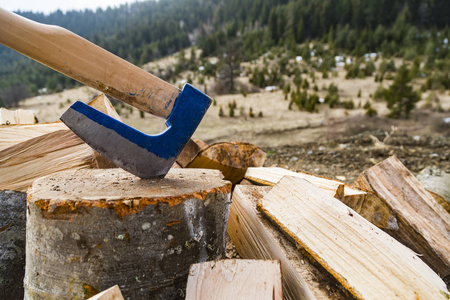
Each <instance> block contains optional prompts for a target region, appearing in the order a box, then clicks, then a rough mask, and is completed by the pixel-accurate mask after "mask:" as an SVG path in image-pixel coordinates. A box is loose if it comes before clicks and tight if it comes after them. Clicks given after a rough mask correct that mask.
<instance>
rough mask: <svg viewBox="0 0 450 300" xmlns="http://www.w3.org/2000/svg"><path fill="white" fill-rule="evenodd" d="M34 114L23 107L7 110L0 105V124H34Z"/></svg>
mask: <svg viewBox="0 0 450 300" xmlns="http://www.w3.org/2000/svg"><path fill="white" fill-rule="evenodd" d="M34 123H36V115H35V114H34V113H33V112H32V111H30V110H25V109H18V110H8V109H6V108H3V107H0V125H13V124H34Z"/></svg>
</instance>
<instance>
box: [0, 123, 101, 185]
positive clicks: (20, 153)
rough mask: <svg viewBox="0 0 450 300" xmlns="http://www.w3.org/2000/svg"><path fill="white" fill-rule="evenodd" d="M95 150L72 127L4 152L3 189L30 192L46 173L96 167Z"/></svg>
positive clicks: (0, 181)
mask: <svg viewBox="0 0 450 300" xmlns="http://www.w3.org/2000/svg"><path fill="white" fill-rule="evenodd" d="M96 167H97V162H96V160H95V155H94V152H93V150H92V149H91V148H90V147H89V146H88V145H86V144H85V143H84V142H83V141H82V140H81V139H80V138H78V137H77V136H76V135H75V134H74V133H73V132H72V131H70V130H60V131H55V132H52V133H48V134H45V135H42V136H38V137H36V138H33V139H30V140H27V141H25V142H22V143H20V144H17V145H15V146H13V147H9V148H7V149H5V150H2V151H0V169H1V170H2V176H0V190H6V189H8V190H13V191H19V192H26V190H27V188H28V187H29V186H30V185H31V183H32V182H33V181H34V180H35V179H37V178H39V177H42V176H45V175H49V174H52V173H55V172H60V171H64V170H71V169H83V168H96Z"/></svg>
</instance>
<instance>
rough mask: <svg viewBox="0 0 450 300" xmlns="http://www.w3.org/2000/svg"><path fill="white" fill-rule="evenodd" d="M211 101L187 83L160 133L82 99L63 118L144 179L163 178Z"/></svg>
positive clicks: (101, 152) (82, 137)
mask: <svg viewBox="0 0 450 300" xmlns="http://www.w3.org/2000/svg"><path fill="white" fill-rule="evenodd" d="M210 104H211V98H209V97H208V96H206V95H205V94H203V93H202V92H200V91H199V90H197V89H196V88H194V87H192V86H191V85H189V84H186V85H185V86H184V88H183V90H182V91H181V94H180V96H178V98H177V100H176V101H175V104H174V107H173V109H172V112H171V114H170V115H169V117H168V118H167V121H166V126H167V128H166V129H165V130H164V131H163V132H161V133H159V134H157V135H148V134H145V133H143V132H140V131H139V130H136V129H134V128H132V127H130V126H128V125H126V124H124V123H122V122H120V121H118V120H116V119H114V118H112V117H110V116H108V115H106V114H104V113H102V112H100V111H98V110H96V109H94V108H92V107H90V106H88V105H86V104H84V103H82V102H79V101H78V102H75V103H74V104H72V106H71V107H70V108H69V109H67V111H66V112H65V113H64V114H63V115H62V116H61V121H63V122H64V123H65V124H66V125H67V126H68V127H69V128H70V129H71V130H72V131H73V132H75V134H76V135H78V136H79V137H80V138H81V139H82V140H84V141H85V142H86V143H87V144H88V145H89V146H91V147H92V148H93V149H95V150H96V151H97V152H99V153H100V154H101V155H103V156H104V157H106V158H108V159H109V160H110V161H112V162H113V163H114V164H116V165H117V166H119V167H121V168H123V169H125V170H126V171H128V172H130V173H132V174H134V175H136V176H139V177H141V178H163V177H164V176H165V175H166V174H167V172H168V171H169V169H170V168H171V166H172V165H173V163H174V162H175V160H176V159H177V157H178V155H179V154H180V152H181V150H183V148H184V146H185V145H186V143H187V142H188V141H189V139H190V138H191V136H192V134H194V131H195V130H196V129H197V126H198V125H199V124H200V121H201V120H202V118H203V116H204V115H205V113H206V111H207V110H208V108H209V106H210Z"/></svg>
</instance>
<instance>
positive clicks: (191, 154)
mask: <svg viewBox="0 0 450 300" xmlns="http://www.w3.org/2000/svg"><path fill="white" fill-rule="evenodd" d="M203 144H204V142H203V141H201V140H192V139H190V140H189V141H188V142H187V144H186V146H184V148H183V150H182V151H181V153H180V155H179V156H178V157H177V163H178V164H179V165H180V167H182V168H186V167H187V166H188V165H189V164H190V163H191V162H192V161H193V160H194V159H195V158H196V157H197V155H198V153H199V152H200V151H201V150H202V149H203V148H204V145H203Z"/></svg>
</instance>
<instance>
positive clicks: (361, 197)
mask: <svg viewBox="0 0 450 300" xmlns="http://www.w3.org/2000/svg"><path fill="white" fill-rule="evenodd" d="M283 176H294V177H298V178H303V179H305V180H307V181H309V182H311V183H312V184H314V185H315V186H317V187H319V188H320V189H322V190H323V191H324V192H325V193H327V194H328V195H330V196H333V197H335V198H337V199H339V200H341V201H342V202H343V203H345V204H346V205H347V206H349V207H351V208H352V209H354V210H355V211H356V212H358V213H359V214H360V215H361V216H363V217H364V218H366V219H367V220H368V221H370V222H371V223H372V224H374V225H376V226H378V227H379V228H382V229H392V230H397V229H398V221H397V219H396V217H395V215H394V213H393V212H392V210H391V209H390V208H389V206H388V205H387V204H386V203H385V202H384V201H383V200H382V199H380V198H379V197H377V196H376V195H375V194H373V193H368V192H366V191H362V190H360V189H358V188H355V187H352V186H349V185H347V184H345V183H343V182H340V181H337V180H333V179H329V178H325V177H321V176H317V175H313V174H308V173H304V172H300V171H299V172H293V171H289V170H286V169H283V168H248V169H247V172H246V173H245V178H246V179H248V180H250V181H253V182H256V183H259V184H264V185H270V186H274V185H275V184H277V183H278V182H279V181H280V180H281V178H283Z"/></svg>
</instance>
